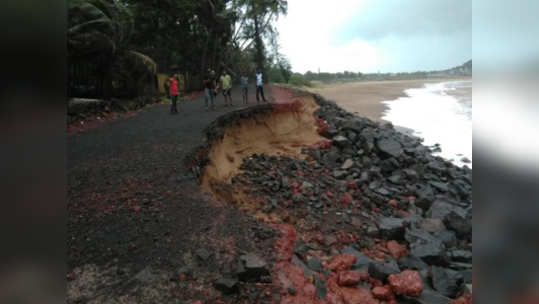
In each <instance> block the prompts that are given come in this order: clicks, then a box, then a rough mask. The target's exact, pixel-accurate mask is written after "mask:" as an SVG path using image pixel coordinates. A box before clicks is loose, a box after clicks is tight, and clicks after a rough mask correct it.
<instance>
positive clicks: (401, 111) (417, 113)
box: [382, 81, 472, 167]
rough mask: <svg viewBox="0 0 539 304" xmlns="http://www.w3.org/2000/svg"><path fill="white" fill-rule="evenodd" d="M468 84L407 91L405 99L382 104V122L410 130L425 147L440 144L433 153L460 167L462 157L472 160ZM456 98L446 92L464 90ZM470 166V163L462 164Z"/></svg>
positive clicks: (470, 107) (458, 83)
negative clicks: (422, 140) (421, 139)
mask: <svg viewBox="0 0 539 304" xmlns="http://www.w3.org/2000/svg"><path fill="white" fill-rule="evenodd" d="M471 86H472V82H471V81H459V82H444V83H436V84H426V85H425V87H424V88H419V89H408V90H406V91H405V93H406V95H408V96H407V97H401V98H399V99H397V100H392V101H385V102H384V103H385V104H386V105H387V106H388V108H389V109H388V110H387V111H385V112H384V114H383V117H382V118H383V119H385V120H387V121H390V122H391V123H393V125H395V126H402V127H405V128H409V129H412V130H413V131H414V132H413V135H415V136H418V137H421V138H423V139H424V142H423V144H424V145H427V146H431V145H434V144H436V143H439V144H440V147H441V149H442V151H441V152H439V153H435V155H439V156H441V157H443V158H445V159H448V160H451V161H452V162H453V163H454V164H455V165H457V166H463V165H465V163H463V162H462V158H463V157H466V158H468V159H469V160H470V161H471V160H472V98H471V90H470V89H471ZM465 89H468V90H467V91H466V93H465V94H456V95H457V96H459V97H455V96H452V95H448V92H449V91H453V90H465ZM466 165H468V166H469V167H472V164H471V163H469V164H466Z"/></svg>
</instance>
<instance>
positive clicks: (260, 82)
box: [256, 70, 268, 103]
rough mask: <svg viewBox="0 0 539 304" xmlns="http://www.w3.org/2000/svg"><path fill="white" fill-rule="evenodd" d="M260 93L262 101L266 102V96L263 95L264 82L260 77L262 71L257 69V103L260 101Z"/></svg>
mask: <svg viewBox="0 0 539 304" xmlns="http://www.w3.org/2000/svg"><path fill="white" fill-rule="evenodd" d="M260 95H262V100H263V101H264V102H268V101H267V100H266V97H264V82H263V79H262V71H260V70H259V71H258V73H256V102H257V103H259V102H260Z"/></svg>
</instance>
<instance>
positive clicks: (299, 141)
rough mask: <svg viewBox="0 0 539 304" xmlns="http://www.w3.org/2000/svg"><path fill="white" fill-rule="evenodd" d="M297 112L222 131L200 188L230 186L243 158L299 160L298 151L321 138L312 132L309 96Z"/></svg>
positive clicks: (272, 115) (312, 104)
mask: <svg viewBox="0 0 539 304" xmlns="http://www.w3.org/2000/svg"><path fill="white" fill-rule="evenodd" d="M299 101H300V102H301V104H302V105H303V108H302V110H301V111H299V112H296V113H295V112H289V111H286V112H281V113H275V112H272V113H269V114H266V115H261V116H258V117H255V118H251V119H248V120H246V121H244V122H242V123H241V124H238V125H236V126H233V127H230V128H228V129H227V130H226V132H225V134H224V137H223V139H222V140H221V141H220V142H218V143H214V145H213V146H212V148H211V150H210V152H209V159H210V160H211V161H210V163H209V164H208V166H207V167H206V169H205V175H204V177H203V185H204V186H206V187H208V186H209V185H210V183H211V182H212V181H214V180H219V181H224V182H227V183H230V179H231V178H232V176H234V175H236V174H237V173H238V170H239V168H240V166H241V164H242V162H243V159H244V158H245V157H248V156H251V155H253V154H265V155H268V156H269V155H288V156H294V157H302V156H304V155H302V154H301V153H300V152H301V147H304V146H309V145H313V144H315V143H317V142H319V141H321V140H323V139H324V138H322V137H321V136H319V135H318V133H317V132H316V122H315V118H314V116H313V113H314V112H315V111H316V110H317V109H318V105H317V104H316V102H315V101H314V99H313V98H312V97H311V96H306V97H301V98H299Z"/></svg>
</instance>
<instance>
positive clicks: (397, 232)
mask: <svg viewBox="0 0 539 304" xmlns="http://www.w3.org/2000/svg"><path fill="white" fill-rule="evenodd" d="M404 225H405V221H404V220H403V219H399V218H394V217H383V218H381V219H380V222H379V224H378V228H379V230H380V234H381V236H382V237H383V238H385V239H387V240H402V239H403V237H404V228H405V226H404Z"/></svg>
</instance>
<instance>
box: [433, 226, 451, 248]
mask: <svg viewBox="0 0 539 304" xmlns="http://www.w3.org/2000/svg"><path fill="white" fill-rule="evenodd" d="M432 235H433V236H434V237H435V238H437V239H438V240H440V241H442V243H444V245H445V247H446V248H451V247H455V246H457V235H456V234H455V232H453V231H449V230H442V231H440V232H435V233H433V234H432Z"/></svg>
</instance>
